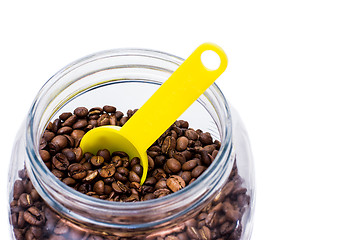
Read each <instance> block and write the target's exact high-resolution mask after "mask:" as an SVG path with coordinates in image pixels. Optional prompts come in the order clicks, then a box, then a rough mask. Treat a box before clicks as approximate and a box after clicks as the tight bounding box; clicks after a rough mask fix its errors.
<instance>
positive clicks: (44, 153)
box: [39, 149, 51, 162]
mask: <svg viewBox="0 0 361 240" xmlns="http://www.w3.org/2000/svg"><path fill="white" fill-rule="evenodd" d="M39 154H40V157H41V159H42V160H43V161H44V162H48V161H49V160H50V159H51V155H50V153H49V152H48V151H46V150H42V149H41V150H39Z"/></svg>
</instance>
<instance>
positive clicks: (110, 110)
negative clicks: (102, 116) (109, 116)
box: [103, 105, 117, 113]
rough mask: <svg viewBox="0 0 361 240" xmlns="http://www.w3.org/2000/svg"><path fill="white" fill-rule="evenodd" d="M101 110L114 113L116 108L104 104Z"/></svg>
mask: <svg viewBox="0 0 361 240" xmlns="http://www.w3.org/2000/svg"><path fill="white" fill-rule="evenodd" d="M103 110H104V111H105V112H107V113H114V112H115V111H116V110H117V109H116V108H115V107H114V106H109V105H105V106H104V107H103Z"/></svg>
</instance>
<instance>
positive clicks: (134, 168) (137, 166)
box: [132, 164, 143, 176]
mask: <svg viewBox="0 0 361 240" xmlns="http://www.w3.org/2000/svg"><path fill="white" fill-rule="evenodd" d="M132 171H133V172H135V173H136V174H137V175H138V176H142V174H143V167H142V166H141V165H140V164H135V165H133V166H132Z"/></svg>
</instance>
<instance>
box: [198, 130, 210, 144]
mask: <svg viewBox="0 0 361 240" xmlns="http://www.w3.org/2000/svg"><path fill="white" fill-rule="evenodd" d="M199 140H200V141H201V143H202V144H204V145H209V144H212V143H213V139H212V136H211V134H210V133H208V132H206V133H201V134H200V135H199Z"/></svg>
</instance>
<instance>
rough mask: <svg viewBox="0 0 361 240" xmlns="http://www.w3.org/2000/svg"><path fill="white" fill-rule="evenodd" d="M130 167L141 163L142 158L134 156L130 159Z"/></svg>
mask: <svg viewBox="0 0 361 240" xmlns="http://www.w3.org/2000/svg"><path fill="white" fill-rule="evenodd" d="M129 164H130V167H131V168H132V167H133V166H134V165H136V164H140V159H139V158H138V157H134V158H132V159H131V160H130V163H129Z"/></svg>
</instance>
